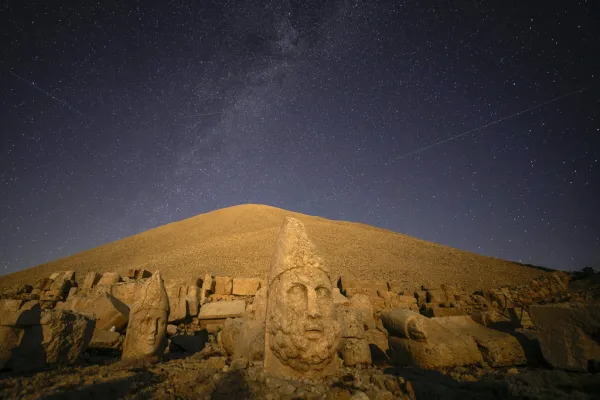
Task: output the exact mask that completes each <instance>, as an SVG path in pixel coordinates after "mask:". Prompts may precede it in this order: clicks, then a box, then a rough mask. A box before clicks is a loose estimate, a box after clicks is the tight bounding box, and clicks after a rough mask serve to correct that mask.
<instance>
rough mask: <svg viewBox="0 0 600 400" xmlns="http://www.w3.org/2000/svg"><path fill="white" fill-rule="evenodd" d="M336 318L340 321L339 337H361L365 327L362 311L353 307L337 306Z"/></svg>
mask: <svg viewBox="0 0 600 400" xmlns="http://www.w3.org/2000/svg"><path fill="white" fill-rule="evenodd" d="M337 318H338V321H339V322H340V328H341V337H343V338H355V339H363V338H364V337H365V328H364V321H363V313H362V312H361V311H360V310H357V309H354V308H339V309H338V310H337Z"/></svg>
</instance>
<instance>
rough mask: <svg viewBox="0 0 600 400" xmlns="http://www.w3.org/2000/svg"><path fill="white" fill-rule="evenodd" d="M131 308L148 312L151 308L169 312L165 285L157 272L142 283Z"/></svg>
mask: <svg viewBox="0 0 600 400" xmlns="http://www.w3.org/2000/svg"><path fill="white" fill-rule="evenodd" d="M133 308H134V309H136V310H148V309H153V308H154V309H159V310H169V298H168V297H167V291H166V290H165V284H164V282H163V279H162V277H161V276H160V272H159V271H156V272H155V273H154V274H152V277H151V278H149V279H148V280H147V281H146V283H144V286H142V288H141V290H140V292H139V294H138V297H137V299H136V300H135V304H134V307H133Z"/></svg>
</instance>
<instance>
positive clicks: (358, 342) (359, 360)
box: [339, 338, 371, 367]
mask: <svg viewBox="0 0 600 400" xmlns="http://www.w3.org/2000/svg"><path fill="white" fill-rule="evenodd" d="M339 353H340V356H341V357H342V359H343V360H344V365H345V366H348V367H353V366H355V365H358V364H365V365H370V364H371V350H370V349H369V344H368V343H367V341H366V340H365V339H357V338H342V341H341V343H340V350H339Z"/></svg>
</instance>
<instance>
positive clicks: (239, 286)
mask: <svg viewBox="0 0 600 400" xmlns="http://www.w3.org/2000/svg"><path fill="white" fill-rule="evenodd" d="M259 287H260V280H259V279H258V278H233V289H232V292H231V293H232V294H234V295H236V296H254V295H255V294H256V291H257V290H258V288H259Z"/></svg>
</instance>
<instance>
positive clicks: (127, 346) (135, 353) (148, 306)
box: [122, 271, 169, 359]
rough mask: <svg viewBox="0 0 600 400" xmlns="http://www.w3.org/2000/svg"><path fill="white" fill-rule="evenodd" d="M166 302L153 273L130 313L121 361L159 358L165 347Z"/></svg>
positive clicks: (159, 277)
mask: <svg viewBox="0 0 600 400" xmlns="http://www.w3.org/2000/svg"><path fill="white" fill-rule="evenodd" d="M168 319H169V298H168V296H167V292H166V291H165V286H164V283H163V280H162V277H161V275H160V273H159V272H158V271H156V272H155V273H154V274H153V275H152V277H151V278H149V279H148V280H147V281H146V282H145V283H144V286H143V287H142V289H141V291H140V295H139V298H138V299H137V300H136V301H135V303H134V305H133V307H132V309H131V311H130V313H129V325H128V327H127V333H126V335H125V342H124V343H123V355H122V359H143V358H148V357H150V358H159V359H160V358H162V356H163V353H164V351H165V347H166V344H167V321H168Z"/></svg>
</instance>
